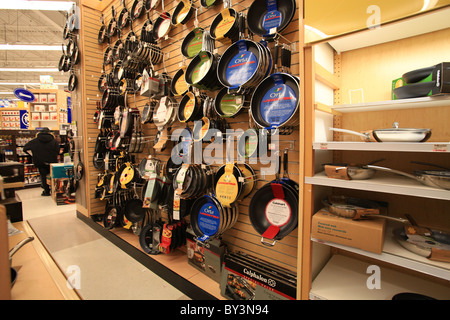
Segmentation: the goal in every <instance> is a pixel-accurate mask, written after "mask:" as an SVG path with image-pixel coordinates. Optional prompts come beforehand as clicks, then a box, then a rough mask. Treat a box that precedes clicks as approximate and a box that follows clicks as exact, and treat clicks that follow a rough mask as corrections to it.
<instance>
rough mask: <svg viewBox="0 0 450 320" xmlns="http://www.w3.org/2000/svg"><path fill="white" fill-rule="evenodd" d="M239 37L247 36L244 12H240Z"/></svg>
mask: <svg viewBox="0 0 450 320" xmlns="http://www.w3.org/2000/svg"><path fill="white" fill-rule="evenodd" d="M238 24H239V39H244V38H245V16H244V14H243V13H239V20H238Z"/></svg>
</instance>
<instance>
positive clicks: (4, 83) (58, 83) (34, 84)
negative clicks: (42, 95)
mask: <svg viewBox="0 0 450 320" xmlns="http://www.w3.org/2000/svg"><path fill="white" fill-rule="evenodd" d="M53 84H54V85H57V86H65V85H67V83H65V82H55V83H53ZM24 85H27V86H39V85H41V83H40V82H0V86H24Z"/></svg>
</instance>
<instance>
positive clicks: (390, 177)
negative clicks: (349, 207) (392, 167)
mask: <svg viewBox="0 0 450 320" xmlns="http://www.w3.org/2000/svg"><path fill="white" fill-rule="evenodd" d="M305 183H308V184H313V185H320V186H329V187H338V188H346V189H357V190H365V191H374V192H383V193H391V194H400V195H406V196H414V197H422V198H430V199H439V200H450V191H449V190H444V189H437V188H432V187H428V186H426V185H423V184H421V183H420V182H418V181H415V180H413V179H410V178H407V177H403V176H400V175H396V174H388V173H384V172H377V173H376V174H375V176H374V177H373V178H371V179H367V180H341V179H333V178H328V177H327V175H326V174H325V172H324V171H322V172H320V173H318V174H316V175H314V176H313V177H305Z"/></svg>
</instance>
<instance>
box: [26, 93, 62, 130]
mask: <svg viewBox="0 0 450 320" xmlns="http://www.w3.org/2000/svg"><path fill="white" fill-rule="evenodd" d="M31 92H32V93H33V94H34V95H35V96H37V98H36V101H35V102H30V103H29V104H28V114H29V123H30V129H31V130H34V129H36V128H39V127H48V128H49V129H50V130H59V126H60V125H61V124H67V121H68V115H67V112H68V109H67V97H68V96H69V95H70V94H69V93H67V92H65V91H63V90H56V89H37V90H31ZM40 95H54V96H55V101H52V102H48V101H45V102H40V100H39V96H40ZM36 106H42V107H43V110H36ZM51 106H55V107H56V110H52V111H50V108H51ZM44 114H46V116H47V115H48V119H45V120H44V119H43V115H44ZM35 115H36V116H39V120H37V119H33V118H34V116H35Z"/></svg>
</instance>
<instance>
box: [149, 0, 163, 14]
mask: <svg viewBox="0 0 450 320" xmlns="http://www.w3.org/2000/svg"><path fill="white" fill-rule="evenodd" d="M159 2H160V0H145V10H147V11H150V10H151V9H154V8H156V7H157V6H158V4H159Z"/></svg>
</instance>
